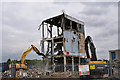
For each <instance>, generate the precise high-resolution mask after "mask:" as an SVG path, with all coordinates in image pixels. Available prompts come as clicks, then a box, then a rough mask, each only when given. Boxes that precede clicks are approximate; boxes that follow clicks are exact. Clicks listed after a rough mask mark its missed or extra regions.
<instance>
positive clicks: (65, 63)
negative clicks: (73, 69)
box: [64, 56, 66, 72]
mask: <svg viewBox="0 0 120 80" xmlns="http://www.w3.org/2000/svg"><path fill="white" fill-rule="evenodd" d="M64 72H66V56H64Z"/></svg>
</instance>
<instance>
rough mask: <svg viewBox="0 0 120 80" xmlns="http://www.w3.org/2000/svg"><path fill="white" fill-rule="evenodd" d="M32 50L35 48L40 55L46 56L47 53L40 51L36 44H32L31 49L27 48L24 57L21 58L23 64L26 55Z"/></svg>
mask: <svg viewBox="0 0 120 80" xmlns="http://www.w3.org/2000/svg"><path fill="white" fill-rule="evenodd" d="M31 50H34V51H35V52H36V53H37V54H38V55H42V56H43V57H45V55H44V54H43V53H40V52H39V50H38V49H37V48H36V47H35V46H34V45H31V48H30V49H27V50H26V51H25V52H24V53H23V55H22V58H21V64H24V61H25V57H26V56H27V54H28V53H29V52H31Z"/></svg>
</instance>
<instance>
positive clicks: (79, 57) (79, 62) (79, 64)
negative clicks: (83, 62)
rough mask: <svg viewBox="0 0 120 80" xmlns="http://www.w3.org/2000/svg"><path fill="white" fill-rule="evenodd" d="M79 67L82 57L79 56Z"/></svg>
mask: <svg viewBox="0 0 120 80" xmlns="http://www.w3.org/2000/svg"><path fill="white" fill-rule="evenodd" d="M79 65H80V56H79Z"/></svg>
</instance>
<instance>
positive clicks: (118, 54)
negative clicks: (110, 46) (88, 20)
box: [109, 50, 120, 60]
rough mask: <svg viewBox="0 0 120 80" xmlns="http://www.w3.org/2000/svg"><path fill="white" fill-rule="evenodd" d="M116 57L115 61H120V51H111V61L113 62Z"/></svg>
mask: <svg viewBox="0 0 120 80" xmlns="http://www.w3.org/2000/svg"><path fill="white" fill-rule="evenodd" d="M114 54H115V55H114ZM114 56H115V59H114V60H120V50H110V51H109V59H110V60H113V57H114Z"/></svg>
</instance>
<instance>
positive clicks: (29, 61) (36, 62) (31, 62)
mask: <svg viewBox="0 0 120 80" xmlns="http://www.w3.org/2000/svg"><path fill="white" fill-rule="evenodd" d="M25 61H26V64H27V65H28V66H32V65H34V66H40V65H41V64H45V63H46V60H45V61H43V60H37V59H33V60H25Z"/></svg>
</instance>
